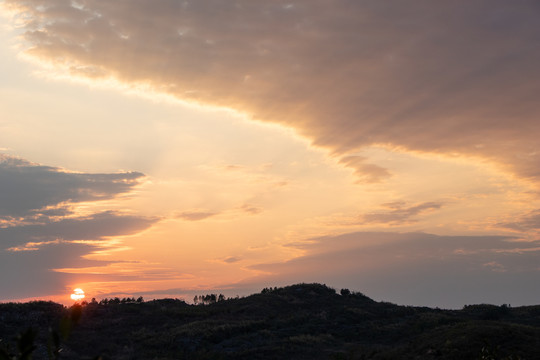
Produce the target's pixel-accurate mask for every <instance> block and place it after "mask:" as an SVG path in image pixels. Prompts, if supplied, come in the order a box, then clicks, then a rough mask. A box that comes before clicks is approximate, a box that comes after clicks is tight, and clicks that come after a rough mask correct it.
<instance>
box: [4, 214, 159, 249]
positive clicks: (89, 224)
mask: <svg viewBox="0 0 540 360" xmlns="http://www.w3.org/2000/svg"><path fill="white" fill-rule="evenodd" d="M157 220H158V219H156V218H146V217H140V216H132V215H123V214H120V213H115V212H102V213H97V214H93V215H90V216H85V217H75V218H67V219H62V220H59V221H48V222H46V223H41V224H29V225H18V226H11V227H6V228H0V247H1V248H3V249H7V248H11V247H16V246H21V245H24V244H25V243H27V242H50V241H55V240H62V241H73V240H93V241H99V240H103V239H105V238H108V237H114V236H124V235H132V234H135V233H138V232H140V231H142V230H145V229H147V228H149V227H150V226H151V225H152V224H154V223H155V222H156V221H157Z"/></svg>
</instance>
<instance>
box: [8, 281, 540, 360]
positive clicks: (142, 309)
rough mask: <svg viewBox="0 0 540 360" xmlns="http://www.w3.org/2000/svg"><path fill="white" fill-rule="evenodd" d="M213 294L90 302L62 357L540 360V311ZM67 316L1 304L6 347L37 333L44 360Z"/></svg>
mask: <svg viewBox="0 0 540 360" xmlns="http://www.w3.org/2000/svg"><path fill="white" fill-rule="evenodd" d="M215 295H216V296H215V297H212V296H208V297H207V299H210V300H211V299H212V298H215V299H216V300H215V301H207V302H205V303H204V304H202V305H189V304H187V303H185V302H184V301H182V300H177V299H162V300H153V301H147V302H144V301H142V299H140V301H139V302H137V301H135V300H134V299H133V301H131V300H129V301H126V299H123V300H124V301H122V300H121V299H118V301H116V300H114V299H113V301H107V304H105V303H104V302H102V303H101V304H100V303H98V302H93V303H89V304H85V305H83V306H82V312H81V314H80V315H81V316H80V320H79V321H78V324H77V325H76V326H75V327H74V328H73V330H72V332H71V334H70V336H69V338H68V339H67V340H65V341H63V342H62V344H61V348H62V349H61V350H62V351H61V352H60V357H59V358H60V359H90V358H93V357H94V356H98V355H99V356H101V357H102V359H493V360H494V359H501V360H502V359H504V360H511V359H512V360H515V359H540V306H525V307H516V308H512V307H510V306H509V305H502V306H496V305H487V304H480V305H471V306H466V307H464V308H463V309H462V310H441V309H432V308H428V307H412V306H399V305H395V304H391V303H387V302H376V301H374V300H372V299H370V298H369V297H367V296H365V295H363V294H361V293H358V292H352V291H349V290H347V289H342V290H341V291H339V292H337V291H336V290H334V289H332V288H329V287H327V286H325V285H321V284H296V285H291V286H286V287H281V288H265V289H263V291H262V292H261V293H258V294H253V295H250V296H247V297H244V298H235V299H223V298H221V301H218V299H219V296H217V294H215ZM201 298H204V296H202V297H201ZM70 310H71V311H73V309H67V308H65V307H63V306H62V305H59V304H55V303H52V302H43V301H40V302H30V303H24V304H16V303H7V304H0V321H1V325H2V326H1V327H0V338H1V339H2V341H1V342H0V347H4V348H5V347H6V346H7V344H10V343H11V344H12V346H11V349H13V348H14V345H13V344H14V343H15V342H14V337H15V336H16V334H18V333H21V332H23V331H25V330H26V329H27V328H28V327H30V326H31V327H33V328H34V329H35V330H37V331H38V336H37V338H36V340H35V344H36V349H35V350H34V359H47V358H48V357H47V331H48V330H47V329H48V328H49V327H51V326H52V327H53V328H55V327H58V324H59V323H60V319H61V318H62V316H65V315H66V314H69V312H70ZM0 358H1V357H0Z"/></svg>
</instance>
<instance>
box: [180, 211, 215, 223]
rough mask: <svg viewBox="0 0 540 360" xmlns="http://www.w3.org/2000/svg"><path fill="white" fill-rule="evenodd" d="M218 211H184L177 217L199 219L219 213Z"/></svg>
mask: <svg viewBox="0 0 540 360" xmlns="http://www.w3.org/2000/svg"><path fill="white" fill-rule="evenodd" d="M218 214H219V213H218V212H213V211H206V210H191V211H184V212H181V213H179V214H177V215H176V217H177V218H179V219H183V220H188V221H199V220H204V219H208V218H210V217H213V216H216V215H218Z"/></svg>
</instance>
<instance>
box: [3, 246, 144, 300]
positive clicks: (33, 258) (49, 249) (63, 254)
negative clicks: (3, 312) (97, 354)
mask: <svg viewBox="0 0 540 360" xmlns="http://www.w3.org/2000/svg"><path fill="white" fill-rule="evenodd" d="M94 250H95V247H94V246H92V245H89V244H71V243H56V244H51V245H48V246H45V247H42V248H41V249H40V250H39V251H22V252H16V253H13V252H2V251H0V263H1V264H2V269H4V270H5V269H9V271H4V270H3V271H2V272H0V301H7V300H16V299H21V298H27V297H35V296H48V295H58V294H66V300H67V299H68V296H69V293H70V292H71V290H72V289H68V288H67V286H68V284H72V283H77V282H91V281H130V280H136V278H135V277H133V276H125V275H118V274H114V275H113V274H70V273H62V272H56V271H54V269H62V268H75V269H77V268H84V267H90V266H106V265H108V264H111V262H109V261H97V260H89V259H86V258H84V257H83V256H84V255H86V254H88V253H91V252H92V251H94Z"/></svg>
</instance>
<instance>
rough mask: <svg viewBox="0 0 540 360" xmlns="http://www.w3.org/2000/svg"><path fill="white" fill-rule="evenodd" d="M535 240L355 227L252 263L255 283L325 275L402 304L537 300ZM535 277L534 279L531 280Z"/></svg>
mask: <svg viewBox="0 0 540 360" xmlns="http://www.w3.org/2000/svg"><path fill="white" fill-rule="evenodd" d="M539 245H540V242H538V241H537V242H517V241H515V239H514V238H511V237H504V236H437V235H432V234H426V233H391V232H356V233H348V234H343V235H338V236H323V237H318V238H312V239H308V240H306V241H303V242H297V243H291V244H288V247H292V248H295V249H299V250H302V251H304V255H303V256H300V257H297V258H295V259H292V260H289V261H286V262H280V263H269V264H259V265H254V266H252V267H251V268H252V269H254V270H258V271H262V272H264V273H266V274H267V275H264V276H260V277H258V278H254V279H250V280H248V281H246V282H245V283H252V284H255V283H257V284H273V283H275V284H285V283H288V282H289V283H290V282H299V281H305V282H311V281H316V282H326V283H327V284H329V285H331V286H336V287H338V288H339V287H351V286H353V287H354V290H358V291H362V292H364V293H366V294H367V295H368V296H373V297H375V298H378V299H382V300H387V301H394V302H398V303H402V304H415V305H429V306H447V307H454V308H456V307H461V306H463V305H464V304H467V303H468V304H470V303H481V302H492V303H493V302H495V303H497V302H499V303H509V302H510V303H521V304H523V303H535V301H536V299H537V296H538V295H540V291H539V290H538V289H537V288H536V287H534V286H532V285H531V284H534V283H535V281H537V279H538V275H539V271H540V268H539V267H538V263H540V248H539ZM535 279H536V280H535Z"/></svg>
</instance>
